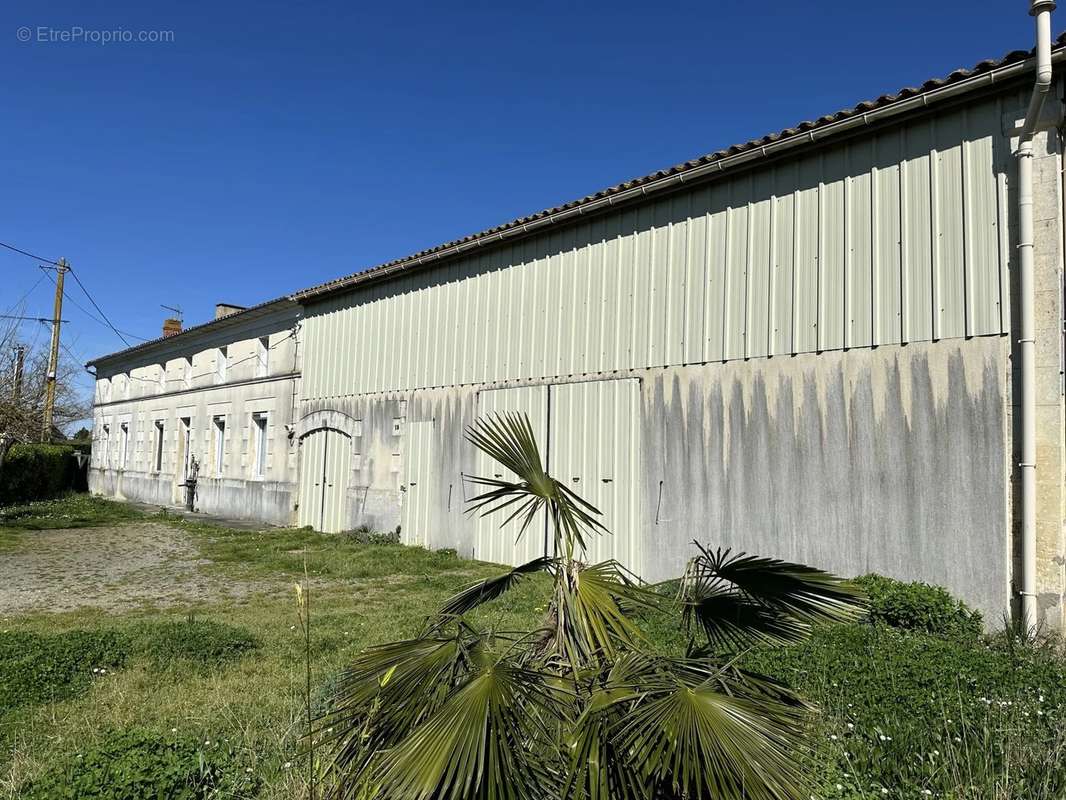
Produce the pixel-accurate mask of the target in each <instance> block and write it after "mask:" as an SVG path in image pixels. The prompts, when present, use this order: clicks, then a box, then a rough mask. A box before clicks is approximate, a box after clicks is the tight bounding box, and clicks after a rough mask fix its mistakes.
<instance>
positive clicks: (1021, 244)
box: [1016, 0, 1055, 628]
mask: <svg viewBox="0 0 1066 800" xmlns="http://www.w3.org/2000/svg"><path fill="white" fill-rule="evenodd" d="M1054 8H1055V2H1054V0H1031V1H1030V4H1029V14H1030V15H1031V16H1033V17H1034V18H1035V20H1036V65H1037V66H1036V82H1035V83H1034V85H1033V93H1032V96H1031V97H1030V100H1029V108H1028V110H1027V111H1026V114H1025V121H1024V122H1023V123H1022V130H1021V134H1020V138H1019V142H1018V150H1017V153H1016V155H1017V157H1018V228H1019V231H1018V265H1019V276H1018V277H1019V290H1020V291H1019V297H1018V305H1019V308H1018V333H1019V337H1018V356H1019V361H1020V365H1019V372H1020V378H1021V381H1020V383H1021V398H1020V401H1021V402H1020V412H1019V413H1020V415H1021V439H1022V441H1021V460H1020V461H1019V464H1018V466H1019V468H1020V469H1021V503H1022V587H1021V597H1022V620H1023V621H1024V624H1025V626H1026V627H1027V628H1029V627H1033V626H1035V625H1037V624H1038V619H1037V603H1036V368H1035V367H1036V342H1035V338H1034V330H1033V316H1034V303H1035V295H1034V287H1033V239H1034V232H1033V137H1034V136H1035V135H1036V130H1037V126H1038V123H1039V121H1040V114H1041V111H1042V110H1043V107H1044V100H1045V99H1046V98H1047V94H1048V91H1049V89H1050V88H1051V74H1052V71H1051V12H1052V11H1053V10H1054Z"/></svg>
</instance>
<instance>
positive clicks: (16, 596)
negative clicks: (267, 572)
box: [0, 522, 267, 615]
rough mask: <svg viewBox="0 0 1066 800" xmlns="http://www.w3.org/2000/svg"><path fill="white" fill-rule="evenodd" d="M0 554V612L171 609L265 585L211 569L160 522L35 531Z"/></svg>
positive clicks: (187, 540) (176, 531)
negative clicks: (146, 607) (209, 571)
mask: <svg viewBox="0 0 1066 800" xmlns="http://www.w3.org/2000/svg"><path fill="white" fill-rule="evenodd" d="M23 536H24V537H25V539H24V540H23V542H22V543H21V546H20V547H18V548H17V549H16V550H14V551H7V552H4V553H0V614H5V615H6V614H20V613H25V612H28V611H52V612H57V611H71V610H74V609H77V608H86V607H90V608H102V609H106V610H116V609H125V608H131V607H135V606H139V605H146V604H147V605H154V606H174V605H186V604H190V603H198V602H216V601H220V600H226V599H238V598H241V597H246V596H248V595H250V594H253V593H255V592H258V591H263V590H265V589H266V588H267V587H266V586H265V585H260V584H256V583H250V582H241V581H234V580H232V579H231V578H227V577H223V576H220V575H219V576H216V575H211V574H207V573H206V572H205V571H204V570H203V566H204V565H205V564H208V563H210V562H208V561H206V560H204V559H203V558H201V557H200V554H199V552H198V551H197V549H196V545H195V544H194V542H193V541H192V539H191V538H190V537H189V535H188V534H186V533H185V532H184V531H181V530H179V529H177V528H173V527H171V526H169V525H163V524H160V523H155V522H143V523H127V524H124V525H120V526H117V527H108V528H77V529H65V530H47V531H30V532H26V533H24V534H23Z"/></svg>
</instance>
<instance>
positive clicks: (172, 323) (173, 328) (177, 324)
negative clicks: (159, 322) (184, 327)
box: [163, 317, 181, 338]
mask: <svg viewBox="0 0 1066 800" xmlns="http://www.w3.org/2000/svg"><path fill="white" fill-rule="evenodd" d="M176 333H181V320H180V319H175V318H174V317H167V318H166V319H165V320H163V338H166V337H167V336H173V335H174V334H176Z"/></svg>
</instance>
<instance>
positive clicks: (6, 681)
mask: <svg viewBox="0 0 1066 800" xmlns="http://www.w3.org/2000/svg"><path fill="white" fill-rule="evenodd" d="M125 661H126V650H125V647H124V646H123V643H122V639H121V637H120V636H119V635H118V634H117V633H115V632H114V631H69V632H67V633H60V634H54V635H50V636H49V635H42V634H39V633H30V632H28V631H9V632H6V633H3V634H0V709H11V708H15V707H17V706H20V705H31V704H38V703H47V702H50V701H53V700H64V699H66V698H68V697H73V696H75V695H77V694H79V693H81V692H82V691H84V690H85V689H87V688H88V687H89V684H90V683H91V682H92V679H93V676H94V675H98V674H100V673H99V672H94V670H101V669H103V670H110V669H115V668H117V667H120V666H122V664H123V663H125Z"/></svg>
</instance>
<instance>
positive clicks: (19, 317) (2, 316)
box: [0, 314, 70, 325]
mask: <svg viewBox="0 0 1066 800" xmlns="http://www.w3.org/2000/svg"><path fill="white" fill-rule="evenodd" d="M0 319H17V320H22V321H23V322H47V323H48V324H49V325H51V324H52V322H53V320H52V318H51V317H24V316H22V315H21V314H0ZM59 321H60V322H70V320H68V319H61V320H59Z"/></svg>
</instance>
